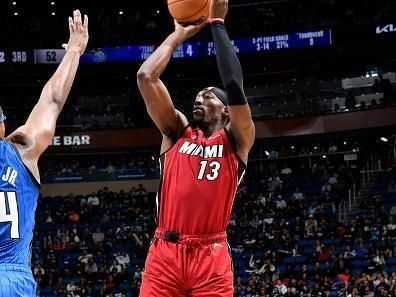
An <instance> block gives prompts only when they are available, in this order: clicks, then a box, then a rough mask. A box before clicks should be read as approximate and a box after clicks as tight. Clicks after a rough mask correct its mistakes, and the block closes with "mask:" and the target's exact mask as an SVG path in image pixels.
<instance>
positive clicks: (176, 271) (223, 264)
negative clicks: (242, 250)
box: [140, 229, 234, 297]
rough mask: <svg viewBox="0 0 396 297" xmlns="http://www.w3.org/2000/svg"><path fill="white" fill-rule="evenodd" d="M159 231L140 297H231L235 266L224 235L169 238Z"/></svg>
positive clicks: (147, 264)
mask: <svg viewBox="0 0 396 297" xmlns="http://www.w3.org/2000/svg"><path fill="white" fill-rule="evenodd" d="M165 233H166V232H165V231H164V230H160V229H157V231H156V235H155V239H154V240H153V243H152V244H151V247H150V250H149V253H148V256H147V260H146V267H145V271H144V272H143V278H142V286H141V288H140V297H165V296H175V297H186V296H188V297H232V296H233V294H234V287H233V273H232V262H231V257H230V252H229V246H228V244H227V240H226V234H225V232H222V233H216V234H209V235H199V236H195V235H191V236H189V235H178V236H177V238H176V239H173V240H172V239H171V241H172V242H171V241H169V238H167V237H168V236H167V234H165Z"/></svg>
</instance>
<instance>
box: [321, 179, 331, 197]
mask: <svg viewBox="0 0 396 297" xmlns="http://www.w3.org/2000/svg"><path fill="white" fill-rule="evenodd" d="M324 192H329V193H330V192H331V184H329V183H328V182H327V181H326V182H325V183H324V185H323V186H322V194H323V193H324Z"/></svg>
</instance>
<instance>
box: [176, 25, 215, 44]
mask: <svg viewBox="0 0 396 297" xmlns="http://www.w3.org/2000/svg"><path fill="white" fill-rule="evenodd" d="M174 22H175V32H179V33H181V39H182V40H181V42H184V41H186V40H187V39H189V38H190V37H192V36H194V35H195V34H197V33H198V32H199V31H200V30H201V29H202V28H203V27H205V25H206V24H207V23H208V21H207V20H204V21H202V22H200V23H198V24H194V25H188V26H186V27H184V26H182V25H180V24H179V23H178V22H177V21H176V20H175V21H174Z"/></svg>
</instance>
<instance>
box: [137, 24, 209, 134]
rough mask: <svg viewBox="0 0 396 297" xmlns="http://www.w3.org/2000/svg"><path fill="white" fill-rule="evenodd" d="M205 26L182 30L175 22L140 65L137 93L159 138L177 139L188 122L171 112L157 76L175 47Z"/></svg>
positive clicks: (171, 109) (170, 100) (171, 104)
mask: <svg viewBox="0 0 396 297" xmlns="http://www.w3.org/2000/svg"><path fill="white" fill-rule="evenodd" d="M205 23H206V22H205ZM205 23H201V24H200V25H197V26H194V25H190V26H187V27H182V26H181V25H179V24H178V23H177V22H176V21H175V31H174V32H173V33H172V34H170V35H169V36H168V38H166V39H165V41H164V42H163V43H162V44H161V45H160V46H159V47H158V48H157V49H156V50H155V52H154V53H153V54H152V55H151V56H150V57H149V58H148V59H147V60H146V61H145V62H144V63H143V65H142V66H141V67H140V69H139V71H138V73H137V82H138V86H139V90H140V92H141V93H142V96H143V99H144V102H145V104H146V107H147V111H148V113H149V115H150V117H151V118H152V120H153V121H154V123H155V124H156V126H157V127H158V129H159V130H160V131H161V133H162V135H163V136H164V137H167V138H169V139H170V140H172V141H175V140H176V139H177V138H178V137H179V136H180V133H181V131H182V129H183V128H184V127H185V126H186V125H187V124H188V122H187V119H186V117H185V116H184V115H183V114H182V113H181V112H179V111H178V110H176V109H175V107H174V105H173V103H172V99H171V97H170V95H169V92H168V90H167V88H166V87H165V85H164V83H163V82H162V81H161V79H160V76H161V74H162V73H163V72H164V70H165V68H166V66H167V65H168V63H169V60H170V58H171V57H172V54H173V52H174V51H175V50H176V48H177V47H178V46H180V45H181V44H182V43H183V42H184V41H185V40H187V39H188V38H190V37H191V36H193V35H194V34H196V33H197V32H198V31H199V30H200V29H201V28H202V27H203V26H204V25H205Z"/></svg>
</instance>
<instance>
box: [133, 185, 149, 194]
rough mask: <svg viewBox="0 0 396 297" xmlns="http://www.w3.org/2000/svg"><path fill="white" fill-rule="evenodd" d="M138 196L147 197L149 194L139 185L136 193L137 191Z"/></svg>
mask: <svg viewBox="0 0 396 297" xmlns="http://www.w3.org/2000/svg"><path fill="white" fill-rule="evenodd" d="M135 194H136V195H146V194H147V190H146V189H145V188H144V187H143V185H142V184H139V185H138V187H137V189H136V191H135Z"/></svg>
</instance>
